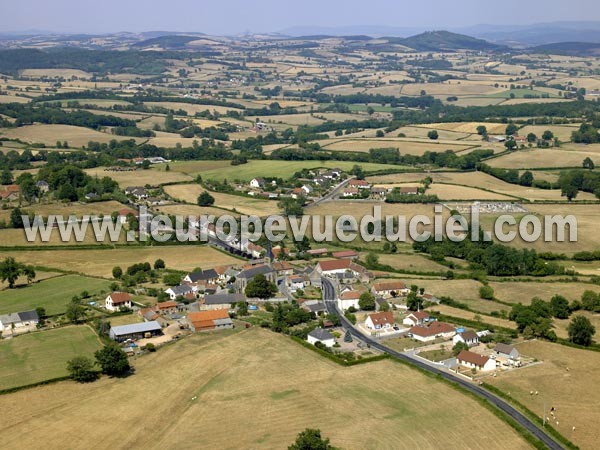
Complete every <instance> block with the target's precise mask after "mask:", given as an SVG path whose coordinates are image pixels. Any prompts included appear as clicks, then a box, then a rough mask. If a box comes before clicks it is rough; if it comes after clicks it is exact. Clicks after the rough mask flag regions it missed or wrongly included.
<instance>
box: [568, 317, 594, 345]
mask: <svg viewBox="0 0 600 450" xmlns="http://www.w3.org/2000/svg"><path fill="white" fill-rule="evenodd" d="M567 332H568V333H569V340H570V341H571V342H573V343H574V344H578V345H585V346H586V347H587V346H589V345H591V344H592V337H594V334H596V327H594V325H592V323H591V322H590V319H588V318H587V317H585V316H575V317H574V318H573V320H571V323H570V324H569V326H568V327H567Z"/></svg>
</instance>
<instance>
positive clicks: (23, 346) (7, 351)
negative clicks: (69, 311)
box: [0, 325, 101, 398]
mask: <svg viewBox="0 0 600 450" xmlns="http://www.w3.org/2000/svg"><path fill="white" fill-rule="evenodd" d="M100 347H101V345H100V340H99V339H98V336H96V333H94V331H92V329H91V328H90V327H89V326H87V325H80V326H70V327H65V328H58V329H56V330H48V331H44V332H41V333H28V334H24V335H22V336H17V337H15V338H12V339H3V340H2V341H0V389H7V388H12V387H17V386H24V385H27V384H32V383H37V382H39V381H44V380H49V379H51V378H58V377H62V376H66V375H68V373H67V361H69V360H70V359H71V358H73V357H75V356H89V357H93V354H94V352H95V351H96V350H98V349H99V348H100ZM5 398H6V397H5Z"/></svg>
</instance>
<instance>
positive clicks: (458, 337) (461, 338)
mask: <svg viewBox="0 0 600 450" xmlns="http://www.w3.org/2000/svg"><path fill="white" fill-rule="evenodd" d="M459 342H462V343H463V344H467V345H468V346H469V347H473V346H475V345H479V336H477V333H475V332H474V331H473V330H466V331H463V332H461V333H456V334H455V335H454V337H453V338H452V343H453V344H454V345H456V344H458V343H459Z"/></svg>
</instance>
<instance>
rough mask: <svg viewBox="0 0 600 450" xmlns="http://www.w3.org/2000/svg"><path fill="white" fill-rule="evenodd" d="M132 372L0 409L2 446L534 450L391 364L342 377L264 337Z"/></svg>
mask: <svg viewBox="0 0 600 450" xmlns="http://www.w3.org/2000/svg"><path fill="white" fill-rule="evenodd" d="M134 365H135V368H136V373H135V375H134V376H132V377H129V378H125V379H110V378H103V379H102V380H100V381H99V382H96V383H93V384H90V385H79V384H75V383H72V382H65V383H59V384H55V385H50V386H44V387H40V388H35V389H33V390H27V391H22V392H18V393H15V394H11V395H8V396H2V397H0V408H2V409H4V410H8V408H9V406H10V411H11V414H9V415H6V417H5V420H3V422H2V424H1V425H0V433H2V436H3V442H4V445H7V446H9V447H12V446H16V445H19V446H33V445H35V444H36V443H38V442H39V441H40V439H42V438H43V440H44V445H45V447H46V448H50V449H52V448H58V447H62V446H63V444H64V436H65V431H66V430H68V429H73V428H76V429H77V430H78V434H77V438H76V440H74V441H71V446H73V447H81V448H84V447H89V446H90V445H93V446H94V447H96V448H115V447H130V446H140V447H154V446H156V447H161V448H181V447H187V446H190V443H195V444H193V445H192V446H196V447H200V448H207V449H208V448H222V447H224V446H225V447H231V448H253V449H275V448H277V449H280V448H285V447H286V446H287V445H289V444H291V443H292V442H293V441H294V439H295V436H296V435H297V433H298V432H300V431H301V430H303V429H305V428H307V427H312V428H320V429H321V431H322V433H323V435H324V436H326V437H329V438H330V439H331V443H332V444H333V445H335V446H337V447H340V448H397V447H398V445H399V443H402V445H406V446H410V447H413V448H434V447H436V446H437V445H439V442H440V441H441V440H444V441H446V442H458V441H460V446H461V447H468V448H483V447H485V448H498V449H500V448H502V449H505V448H511V449H513V448H514V449H525V448H529V445H528V444H527V443H526V442H525V441H524V440H523V439H522V438H521V437H520V436H519V435H518V434H517V433H516V432H515V431H514V430H513V429H512V428H510V427H509V426H508V425H507V424H505V423H504V422H502V421H501V420H500V419H499V418H497V417H496V416H495V415H494V414H492V413H491V412H490V411H489V410H487V409H485V408H483V407H482V406H481V405H480V404H479V403H478V402H476V401H475V400H473V399H471V398H470V397H468V396H465V395H464V394H463V393H461V392H459V391H457V390H455V389H453V388H451V387H449V386H447V385H446V384H443V383H440V382H438V381H437V380H435V379H434V378H430V377H426V376H424V375H422V374H421V373H419V372H417V371H414V370H412V369H409V368H407V367H405V366H403V365H400V364H397V363H394V362H391V361H381V362H378V363H373V364H365V365H358V366H353V367H347V368H344V367H340V366H338V365H336V364H335V363H333V362H331V361H328V360H326V359H325V358H323V357H321V356H319V355H317V354H316V353H314V352H312V351H311V350H309V349H305V348H303V347H301V346H299V345H298V344H296V343H294V342H292V341H291V340H289V339H288V338H285V337H283V336H281V335H277V334H272V333H270V332H268V331H264V330H260V329H251V330H245V331H240V332H237V333H235V332H233V333H232V332H225V333H220V334H218V335H217V334H213V335H202V336H200V335H194V336H191V337H190V338H188V339H186V340H184V341H183V342H181V343H179V344H177V345H172V346H168V347H166V348H164V349H162V350H160V351H158V352H156V353H153V354H151V355H148V356H144V357H143V358H140V359H137V360H136V361H135V362H134ZM307 367H310V370H306V368H307ZM374 379H375V380H377V384H376V386H374V385H373V380H374ZM173 386H177V389H173ZM407 389H408V390H409V391H410V395H407V392H408V391H407ZM150 391H151V392H152V395H150V396H149V395H148V392H150ZM415 396H416V397H418V398H419V399H420V401H419V402H418V405H417V404H415V402H414V400H413V398H414V397H415ZM166 399H168V401H166ZM142 405H143V407H142ZM98 411H102V416H103V420H101V421H98V420H97V417H98ZM147 411H152V412H153V413H152V414H148V413H147ZM215 411H219V414H214V412H215ZM365 411H368V414H365ZM449 411H452V414H449ZM456 417H460V420H456ZM224 418H225V419H224ZM116 422H118V423H119V424H120V426H119V427H117V428H116V429H115V427H114V423H116ZM142 422H143V423H144V426H143V427H140V426H139V424H140V423H142ZM200 422H201V423H202V426H198V423H200ZM48 423H52V424H53V426H51V427H48V426H47V425H46V424H48ZM357 423H360V424H361V426H360V427H359V426H357V425H356V424H357ZM235 424H237V425H235ZM239 424H243V426H240V425H239ZM365 430H368V432H365ZM199 443H200V444H199ZM224 443H230V444H229V445H228V444H224Z"/></svg>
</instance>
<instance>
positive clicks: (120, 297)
mask: <svg viewBox="0 0 600 450" xmlns="http://www.w3.org/2000/svg"><path fill="white" fill-rule="evenodd" d="M132 306H133V303H132V302H131V295H129V294H128V293H127V292H113V293H112V294H110V295H109V296H108V297H106V300H105V301H104V307H105V308H106V309H108V310H109V311H118V310H119V309H120V308H131V307H132Z"/></svg>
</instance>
